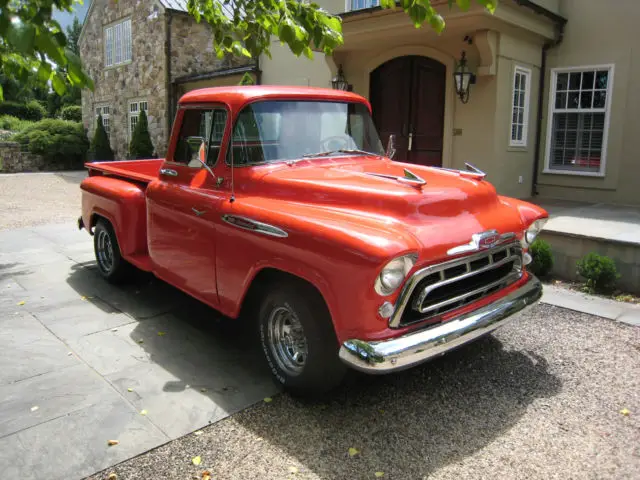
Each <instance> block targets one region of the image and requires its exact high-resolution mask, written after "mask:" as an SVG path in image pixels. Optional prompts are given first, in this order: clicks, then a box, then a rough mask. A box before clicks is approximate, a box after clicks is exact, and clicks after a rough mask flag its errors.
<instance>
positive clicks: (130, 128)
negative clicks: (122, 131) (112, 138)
mask: <svg viewBox="0 0 640 480" xmlns="http://www.w3.org/2000/svg"><path fill="white" fill-rule="evenodd" d="M141 104H146V105H145V107H146V108H145V109H144V111H145V112H146V113H147V119H148V118H149V102H148V101H147V100H145V99H144V98H138V99H135V100H129V104H128V108H127V125H128V126H127V130H128V131H129V140H131V138H132V137H133V126H132V125H131V120H132V119H133V118H136V119H137V118H138V117H139V116H140V106H141ZM133 105H135V107H136V108H135V111H132V110H131V107H132V106H133ZM137 123H138V121H137V120H136V124H137Z"/></svg>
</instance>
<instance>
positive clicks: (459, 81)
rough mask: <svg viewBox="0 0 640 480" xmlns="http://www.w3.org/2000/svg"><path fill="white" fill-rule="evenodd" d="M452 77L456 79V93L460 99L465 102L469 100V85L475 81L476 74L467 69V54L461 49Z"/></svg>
mask: <svg viewBox="0 0 640 480" xmlns="http://www.w3.org/2000/svg"><path fill="white" fill-rule="evenodd" d="M453 77H454V79H455V81H456V92H457V93H458V97H460V101H461V102H462V103H467V102H468V101H469V85H474V84H475V83H476V76H475V75H474V74H473V73H471V72H470V71H469V67H468V66H467V54H466V52H465V51H464V50H463V51H462V57H461V58H460V62H459V63H458V66H457V67H456V71H455V72H454V74H453Z"/></svg>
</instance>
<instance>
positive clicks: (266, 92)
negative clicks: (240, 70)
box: [178, 85, 371, 110]
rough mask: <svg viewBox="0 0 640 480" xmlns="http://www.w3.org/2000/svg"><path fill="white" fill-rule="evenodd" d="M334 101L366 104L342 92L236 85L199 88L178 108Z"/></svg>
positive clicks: (362, 98) (187, 94)
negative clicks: (209, 105) (271, 102)
mask: <svg viewBox="0 0 640 480" xmlns="http://www.w3.org/2000/svg"><path fill="white" fill-rule="evenodd" d="M258 99H259V100H285V99H286V100H295V99H304V100H334V101H339V102H360V103H364V104H366V105H367V107H368V108H369V110H371V106H370V105H369V102H368V101H367V100H366V99H365V98H364V97H362V96H360V95H357V94H355V93H351V92H345V91H342V90H333V89H331V88H318V87H294V86H281V85H237V86H231V87H211V88H200V89H197V90H192V91H190V92H187V93H185V94H184V95H183V96H182V97H181V98H180V101H179V102H178V103H179V104H180V105H187V104H192V103H208V102H222V103H226V104H227V105H229V107H232V108H234V107H235V108H239V107H242V106H243V105H245V104H247V103H250V102H252V101H254V100H258Z"/></svg>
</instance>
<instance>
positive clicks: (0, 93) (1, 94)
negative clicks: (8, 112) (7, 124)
mask: <svg viewBox="0 0 640 480" xmlns="http://www.w3.org/2000/svg"><path fill="white" fill-rule="evenodd" d="M0 102H4V89H3V88H2V85H0Z"/></svg>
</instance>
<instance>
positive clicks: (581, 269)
mask: <svg viewBox="0 0 640 480" xmlns="http://www.w3.org/2000/svg"><path fill="white" fill-rule="evenodd" d="M577 267H578V272H577V273H578V275H580V276H581V277H583V278H585V279H586V280H587V288H588V289H589V290H592V291H596V292H603V293H608V292H610V291H612V290H613V289H614V288H615V285H616V280H618V278H620V275H619V274H618V269H617V268H616V264H615V262H614V261H613V260H612V259H611V258H609V257H606V256H603V255H598V254H597V253H594V252H591V253H588V254H587V255H585V256H584V257H582V258H581V259H580V260H578V263H577Z"/></svg>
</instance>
